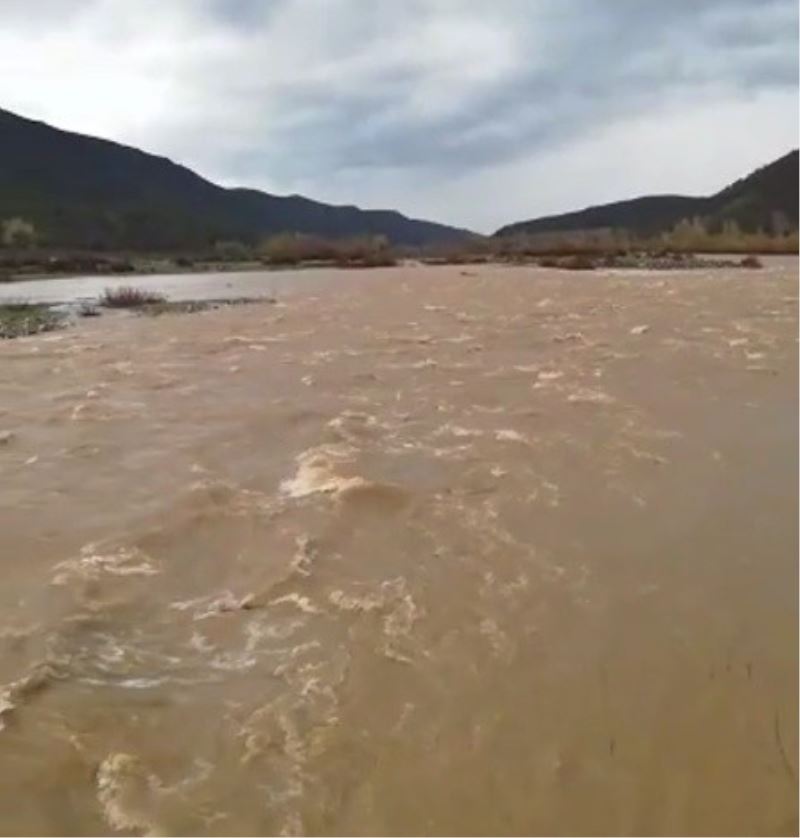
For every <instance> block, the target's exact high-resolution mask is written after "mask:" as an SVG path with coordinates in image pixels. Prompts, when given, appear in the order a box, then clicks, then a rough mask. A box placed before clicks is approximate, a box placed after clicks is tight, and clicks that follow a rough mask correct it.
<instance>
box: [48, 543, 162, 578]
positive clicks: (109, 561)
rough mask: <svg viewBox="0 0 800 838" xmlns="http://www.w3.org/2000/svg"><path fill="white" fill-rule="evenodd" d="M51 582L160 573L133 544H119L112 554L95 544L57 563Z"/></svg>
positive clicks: (148, 557)
mask: <svg viewBox="0 0 800 838" xmlns="http://www.w3.org/2000/svg"><path fill="white" fill-rule="evenodd" d="M53 570H54V571H56V573H55V574H54V576H53V578H52V580H51V583H52V584H53V585H65V584H68V583H69V582H71V581H73V580H74V579H99V578H101V577H102V576H103V575H105V574H108V575H111V576H154V575H156V574H157V573H160V570H159V568H158V567H157V566H156V564H155V561H154V560H153V558H152V557H151V556H148V555H147V554H146V553H144V552H143V551H142V550H139V549H138V548H136V547H120V548H118V549H117V550H116V551H115V552H112V553H100V552H98V548H97V546H96V545H94V544H87V545H86V546H85V547H82V548H81V554H80V556H78V557H76V558H74V559H67V560H65V561H63V562H59V563H58V564H56V565H55V567H54V568H53Z"/></svg>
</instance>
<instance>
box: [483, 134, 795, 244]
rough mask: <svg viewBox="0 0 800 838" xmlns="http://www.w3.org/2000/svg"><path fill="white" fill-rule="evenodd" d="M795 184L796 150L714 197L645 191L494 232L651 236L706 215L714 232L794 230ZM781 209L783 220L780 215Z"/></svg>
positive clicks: (725, 188)
mask: <svg viewBox="0 0 800 838" xmlns="http://www.w3.org/2000/svg"><path fill="white" fill-rule="evenodd" d="M797 184H798V150H797V149H793V150H791V151H789V152H788V153H787V154H784V155H783V156H781V157H779V158H777V159H776V160H773V161H772V162H771V163H767V164H766V165H764V166H761V167H759V168H758V169H755V170H754V171H753V172H751V173H750V174H749V175H746V176H745V177H742V178H739V180H736V181H734V182H733V183H731V184H729V185H728V186H725V187H723V188H722V189H720V190H719V191H718V192H715V193H713V194H712V195H701V196H690V195H677V194H663V195H642V196H640V197H637V198H629V199H626V200H623V201H612V202H610V203H605V204H596V205H592V206H588V207H585V208H584V209H581V210H576V211H573V212H565V213H558V214H555V215H545V216H540V217H538V218H533V219H529V220H525V221H517V222H514V223H512V224H506V225H504V226H503V227H500V228H499V229H498V230H497V231H496V232H495V233H494V236H496V237H499V238H503V237H508V236H514V235H530V234H537V233H568V232H574V233H577V232H584V231H589V230H597V229H617V230H627V231H628V232H632V233H635V234H639V235H653V234H657V233H663V232H667V231H668V230H670V229H672V228H674V226H675V225H676V224H678V223H680V222H681V221H683V220H684V219H686V220H691V219H693V218H700V219H702V221H703V223H704V224H705V225H706V226H707V228H708V229H709V231H711V232H714V231H717V230H719V229H721V228H722V227H723V225H724V224H725V223H726V222H728V223H730V222H735V223H736V224H737V225H738V226H739V227H740V228H741V229H742V230H745V231H748V232H755V231H757V230H759V229H765V230H771V229H772V227H774V226H779V227H780V226H782V225H784V226H786V227H787V229H794V230H796V229H797V226H798V200H797ZM777 213H779V214H780V215H781V217H782V218H781V219H778V218H777V216H776V215H775V214H777Z"/></svg>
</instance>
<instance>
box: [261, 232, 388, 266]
mask: <svg viewBox="0 0 800 838" xmlns="http://www.w3.org/2000/svg"><path fill="white" fill-rule="evenodd" d="M259 254H260V256H261V258H262V260H263V261H264V262H266V263H267V264H268V265H287V266H289V265H302V264H309V263H312V264H313V263H315V262H316V263H320V262H322V263H326V264H335V265H339V266H341V267H348V268H352V267H384V266H389V265H394V264H396V261H397V260H396V256H395V254H394V253H393V251H392V249H391V248H390V247H389V243H388V241H387V239H386V238H385V237H383V236H371V237H370V236H362V237H356V238H349V239H324V238H321V237H320V236H311V235H305V234H303V233H281V234H280V235H277V236H272V237H270V238H269V239H267V240H266V241H264V242H263V243H262V244H261V246H260V248H259Z"/></svg>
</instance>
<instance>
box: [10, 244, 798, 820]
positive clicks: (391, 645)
mask: <svg viewBox="0 0 800 838" xmlns="http://www.w3.org/2000/svg"><path fill="white" fill-rule="evenodd" d="M337 276H338V277H339V279H338V280H337V282H336V283H325V284H323V285H321V286H320V287H319V288H317V289H316V290H310V289H309V290H308V291H307V292H306V293H301V294H295V295H291V296H285V297H283V298H282V299H279V302H278V304H276V305H269V304H256V305H252V306H244V307H236V308H231V309H224V310H217V311H209V312H204V313H199V314H193V315H176V316H171V315H165V316H162V317H160V318H156V319H150V318H136V317H125V316H105V317H102V318H100V319H98V320H91V321H86V322H84V323H82V324H81V325H80V326H79V327H77V328H74V329H70V330H66V331H63V332H56V333H51V334H47V335H41V336H36V337H31V338H26V339H20V340H16V341H7V342H5V343H3V344H2V345H0V431H1V432H3V434H4V435H3V436H0V561H2V571H3V584H2V586H0V685H2V686H0V727H2V730H0V777H2V781H1V782H0V832H2V833H4V834H11V833H13V834H17V833H22V834H31V833H41V834H93V833H94V834H96V833H101V834H102V833H108V832H110V831H111V832H114V831H118V832H120V833H123V834H158V835H169V834H211V835H214V834H274V833H282V834H303V833H309V834H341V833H346V834H452V833H462V834H475V833H481V834H484V833H485V834H498V833H499V834H529V833H534V834H535V833H547V834H587V833H590V834H603V833H623V834H629V833H636V834H676V833H677V834H680V833H722V834H751V833H775V832H780V833H789V832H792V831H796V829H797V804H798V800H797V742H798V731H797V709H798V706H797V677H798V648H797V645H798V644H797V616H798V613H797V608H798V603H797V581H798V574H797V504H798V497H797V437H796V433H797V264H796V261H794V260H784V261H776V262H774V263H772V264H771V265H770V267H768V268H767V269H765V270H763V271H758V272H755V271H754V272H747V271H719V270H709V271H701V272H686V273H675V274H669V275H666V274H646V273H638V274H630V275H627V274H619V273H617V274H614V273H602V272H597V273H593V274H591V275H576V274H568V273H558V272H552V271H545V270H541V269H523V268H519V269H511V268H491V267H480V268H469V269H467V270H464V269H459V268H442V269H423V268H416V269H415V268H408V269H404V270H395V271H388V272H386V273H385V274H381V273H377V274H372V273H359V274H353V275H348V274H346V273H344V272H340V273H339V274H338V275H337ZM223 296H225V295H223Z"/></svg>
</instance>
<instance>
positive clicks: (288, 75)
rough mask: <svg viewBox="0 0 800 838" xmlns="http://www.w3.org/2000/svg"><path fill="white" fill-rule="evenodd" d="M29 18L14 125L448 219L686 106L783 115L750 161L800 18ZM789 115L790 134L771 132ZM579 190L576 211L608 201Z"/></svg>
mask: <svg viewBox="0 0 800 838" xmlns="http://www.w3.org/2000/svg"><path fill="white" fill-rule="evenodd" d="M38 7H41V8H38ZM26 9H28V10H29V3H27V2H26V3H23V2H19V1H18V0H7V1H6V3H4V9H3V12H4V27H3V32H2V33H0V56H2V57H0V71H2V72H0V79H4V80H3V81H0V97H2V103H3V104H5V105H6V106H8V107H11V108H12V109H13V108H14V107H15V106H16V107H17V108H18V109H19V110H21V111H22V112H27V113H30V114H31V115H34V116H41V117H44V118H49V119H52V120H53V121H55V122H58V123H60V124H62V125H65V127H70V128H76V129H82V130H86V131H96V132H97V133H100V134H102V135H105V136H111V137H113V138H115V139H119V140H123V141H125V140H127V141H129V142H132V143H135V144H141V145H143V146H144V147H146V148H148V149H151V150H153V151H156V152H159V153H167V154H170V155H171V156H174V157H176V158H178V159H180V160H183V161H185V162H187V163H188V164H190V165H196V166H198V167H200V168H201V170H203V171H204V172H205V173H207V174H208V175H209V176H211V177H217V178H222V179H223V180H224V181H226V182H229V183H233V182H238V183H244V184H247V185H261V186H263V187H265V188H273V189H277V190H281V191H299V190H300V189H301V188H302V189H307V190H309V189H310V190H312V191H313V193H314V194H315V195H320V196H321V197H327V198H329V199H335V200H340V201H342V202H359V201H363V202H365V203H374V202H377V203H379V204H382V205H385V206H392V205H395V206H400V207H401V208H402V209H404V210H407V211H410V212H416V213H424V212H427V211H428V208H434V207H438V206H439V203H440V200H439V198H438V197H437V198H436V199H433V200H432V197H433V190H434V189H438V190H444V191H445V192H446V190H448V189H450V188H453V189H455V191H456V192H458V193H459V194H460V192H461V191H462V190H463V189H464V188H465V187H464V182H465V180H469V179H470V178H472V179H473V180H474V181H475V183H476V184H477V183H478V182H480V183H481V184H482V185H483V184H486V183H487V178H486V172H491V171H494V170H496V169H502V170H503V171H507V170H508V169H509V167H513V166H514V165H517V164H518V166H519V171H520V172H523V171H529V170H530V169H531V160H532V159H535V158H536V157H540V158H544V157H547V158H548V159H552V157H553V154H554V153H556V152H558V150H563V153H564V154H567V152H568V151H569V149H571V148H574V147H577V146H580V145H581V144H584V145H585V143H586V141H587V139H588V140H591V139H592V138H593V137H596V136H598V135H599V134H600V133H602V132H608V131H609V130H610V129H613V128H614V126H620V127H621V126H624V124H625V123H626V121H631V120H633V121H636V120H640V119H642V118H643V117H646V118H649V119H651V120H653V121H654V122H658V120H660V119H666V117H665V116H664V114H665V113H667V112H668V113H669V114H671V115H670V116H669V120H671V122H670V124H672V125H674V124H676V117H675V114H676V113H678V114H679V113H680V111H681V109H683V110H684V111H685V112H686V113H687V114H688V113H690V112H695V111H702V110H704V109H705V110H707V109H714V108H721V109H724V107H727V106H728V105H730V104H731V103H739V104H740V105H742V106H743V107H744V106H745V105H746V106H747V107H748V108H750V110H751V111H752V113H753V115H754V118H755V119H756V120H758V112H759V111H758V109H759V108H761V109H762V111H761V112H762V113H764V114H765V116H764V120H766V111H764V110H763V109H764V108H766V107H767V106H766V105H764V102H765V101H769V102H770V103H771V104H770V106H769V107H770V113H769V119H770V120H771V121H772V122H773V123H775V124H772V125H770V124H766V123H765V124H762V125H761V126H760V128H759V131H758V132H755V134H754V137H753V141H752V148H751V150H750V151H748V152H747V154H743V153H742V151H741V150H740V151H739V152H738V153H737V157H738V158H739V159H742V160H743V159H744V158H747V159H749V157H748V155H749V156H750V157H754V158H755V157H756V156H757V154H758V149H759V148H763V152H761V153H762V154H766V153H767V149H769V150H770V152H771V150H772V148H773V147H774V146H775V145H776V144H777V143H779V142H783V143H785V142H787V137H788V134H787V127H786V126H787V125H788V121H789V118H791V117H793V116H794V118H795V119H796V93H797V74H798V50H797V40H796V32H797V5H796V3H795V2H794V1H793V0H705V2H703V3H697V2H690V1H689V0H671V2H669V3H662V2H656V0H652V1H651V0H616V2H614V3H608V2H606V0H536V2H534V1H533V0H496V2H494V3H492V4H487V3H481V2H471V1H470V0H426V1H425V2H422V0H408V2H402V3H398V2H390V0H385V2H381V0H376V2H371V0H340V2H337V3H335V4H334V3H324V2H322V0H273V2H267V0H264V2H256V0H173V2H170V3H169V4H164V3H158V2H155V0H140V2H137V3H135V4H133V3H127V2H125V0H88V2H72V0H40V2H38V3H37V11H38V12H39V13H38V14H37V15H36V17H35V19H34V18H33V16H32V15H31V14H30V11H27V12H26ZM43 10H44V12H43ZM16 64H19V65H21V66H19V67H16V69H18V70H21V71H22V72H18V73H17V75H16V79H17V81H12V80H10V78H11V77H10V73H11V72H12V71H13V70H14V69H15V65H16ZM775 96H778V97H783V98H782V101H785V102H786V103H787V106H788V110H787V119H783V118H781V117H779V119H778V120H775V118H774V115H775V113H778V114H779V113H780V109H779V108H778V107H776V106H775V105H774V101H775V100H774V97H775ZM765 97H766V98H765ZM771 97H772V98H771ZM726 112H730V113H734V111H731V110H730V109H729V110H728V111H726ZM735 112H736V113H738V112H739V111H735ZM778 123H779V124H778ZM665 125H666V123H665ZM670 130H672V131H673V133H674V132H675V131H676V130H678V129H676V128H672V129H670ZM720 131H721V132H720V136H719V138H718V142H719V146H720V155H721V162H720V169H722V164H723V162H724V160H725V159H726V158H725V155H726V152H725V147H726V140H728V139H729V138H728V137H726V136H725V134H724V126H722V125H720ZM759 137H760V139H759ZM790 142H791V144H794V139H792V140H791V141H790ZM651 154H652V159H653V161H655V164H654V165H658V160H659V155H664V156H668V155H670V154H674V150H671V148H670V135H669V132H667V133H665V134H664V136H663V142H658V141H657V142H656V147H655V148H653V149H652V150H651ZM765 160H766V157H764V161H765ZM732 162H733V160H732V158H731V163H732ZM534 168H535V167H534ZM568 174H569V173H568V172H563V173H562V179H563V180H564V182H565V184H567V185H566V186H565V191H564V201H565V207H566V206H570V205H572V204H581V203H587V202H589V201H591V200H594V199H595V197H596V196H595V195H594V194H590V193H589V192H586V193H585V194H583V193H581V192H580V190H579V189H578V188H577V186H575V185H569V184H568ZM690 180H691V178H690ZM631 185H632V186H634V187H635V186H636V185H638V184H631ZM641 186H642V188H643V189H644V188H647V184H646V183H642V184H641ZM382 187H385V191H384V192H381V193H380V194H378V190H379V188H382ZM476 188H477V187H476ZM482 188H484V187H483V186H482ZM679 188H681V185H680V184H676V185H675V189H676V190H677V189H679ZM343 189H348V190H351V194H342V193H340V191H339V190H343ZM522 190H523V186H522V184H521V185H520V189H519V194H517V195H511V196H509V195H507V194H496V195H494V196H492V198H491V199H490V200H492V201H494V202H495V203H496V204H497V209H496V211H495V212H487V210H486V209H485V207H486V203H487V201H486V198H485V197H484V198H482V200H481V204H482V206H483V207H484V209H482V210H481V211H480V212H474V211H470V210H469V209H468V208H466V210H465V207H463V206H459V205H454V206H453V208H452V212H451V213H450V214H449V216H448V215H445V216H444V217H443V220H451V221H454V222H459V223H474V224H478V225H486V224H491V223H494V221H495V220H496V221H497V223H499V222H500V221H504V220H508V215H507V214H505V213H504V211H503V210H504V208H508V210H509V211H511V209H512V208H513V207H515V206H519V207H520V211H524V210H523V207H522V199H523V198H525V193H524V192H523V191H522ZM477 200H478V196H477V195H476V201H477ZM536 211H537V207H536V206H531V208H530V210H529V212H531V213H534V212H536ZM512 217H513V216H512ZM490 219H491V220H490Z"/></svg>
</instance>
